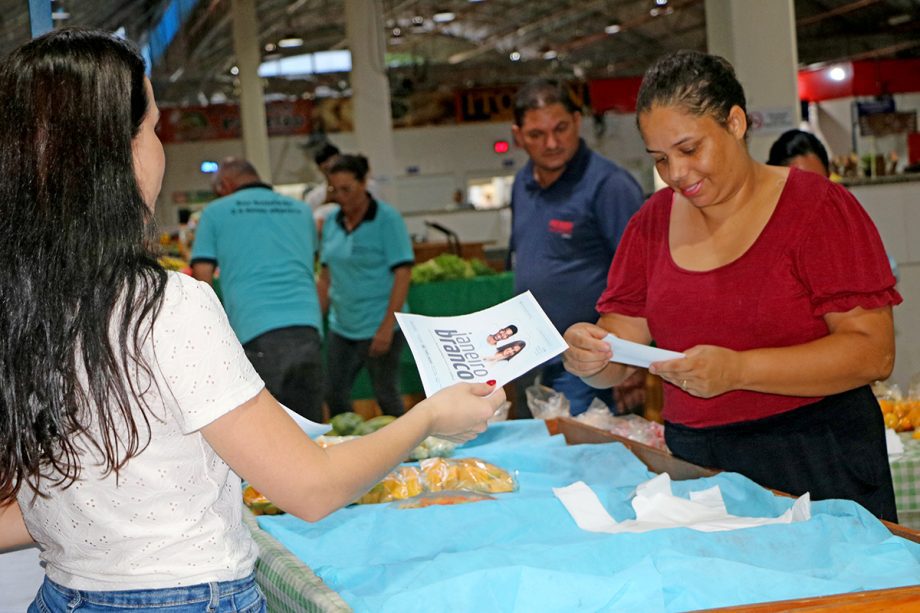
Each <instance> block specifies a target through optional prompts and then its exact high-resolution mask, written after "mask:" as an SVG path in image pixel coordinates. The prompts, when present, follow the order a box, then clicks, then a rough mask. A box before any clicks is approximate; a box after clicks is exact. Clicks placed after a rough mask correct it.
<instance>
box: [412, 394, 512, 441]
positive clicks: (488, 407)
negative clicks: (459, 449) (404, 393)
mask: <svg viewBox="0 0 920 613" xmlns="http://www.w3.org/2000/svg"><path fill="white" fill-rule="evenodd" d="M493 390H494V392H495V393H492V392H493ZM489 394H491V395H489ZM504 401H505V390H504V389H501V388H499V389H497V390H496V389H495V386H493V385H488V384H485V383H455V384H454V385H451V386H450V387H445V388H444V389H442V390H440V391H439V392H438V393H436V394H435V395H433V396H432V397H431V398H428V399H427V400H424V401H422V405H423V406H424V407H425V410H426V411H427V412H428V415H429V418H430V420H431V421H430V424H431V426H430V432H431V435H432V436H437V437H439V438H443V439H447V440H449V441H451V442H454V443H465V442H466V441H470V440H472V439H474V438H476V436H477V435H479V434H481V433H482V432H485V429H486V427H487V426H488V421H489V418H491V417H492V415H493V414H494V413H495V410H496V409H498V407H499V405H500V404H501V403H503V402H504ZM413 410H415V409H413Z"/></svg>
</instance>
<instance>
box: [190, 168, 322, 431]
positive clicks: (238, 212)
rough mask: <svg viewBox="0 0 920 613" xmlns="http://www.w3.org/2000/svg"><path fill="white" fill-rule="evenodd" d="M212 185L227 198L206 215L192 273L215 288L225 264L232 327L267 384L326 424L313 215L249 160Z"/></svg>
mask: <svg viewBox="0 0 920 613" xmlns="http://www.w3.org/2000/svg"><path fill="white" fill-rule="evenodd" d="M213 186H214V191H215V193H217V195H218V196H220V198H218V199H217V200H215V201H214V202H212V203H211V204H209V205H208V206H207V207H206V208H205V210H204V211H203V212H202V214H201V219H200V221H199V223H198V231H197V233H196V236H195V243H194V244H193V246H192V276H194V277H195V278H196V279H198V280H199V281H206V282H208V283H212V282H213V279H214V272H215V269H216V267H218V266H219V267H220V289H221V295H222V297H223V304H224V308H225V309H226V311H227V316H228V317H229V318H230V325H232V326H233V329H234V331H235V332H236V335H237V338H239V340H240V342H241V343H243V348H244V349H245V350H246V356H247V357H248V358H249V361H250V362H251V363H252V365H253V366H254V367H255V369H256V372H258V373H259V376H260V377H262V380H263V381H265V386H266V387H267V388H268V390H269V391H270V392H271V393H272V394H273V395H274V396H275V398H277V399H278V400H279V401H280V402H281V403H282V404H284V405H285V406H287V407H289V408H290V409H291V410H293V411H295V412H296V413H299V414H300V415H302V416H303V417H306V418H307V419H312V420H313V421H322V420H323V386H324V383H325V377H324V375H323V353H322V339H321V337H320V330H321V329H322V316H321V315H320V309H319V298H318V297H317V294H316V283H315V281H314V277H313V262H314V260H315V258H316V230H315V228H314V227H313V215H312V214H311V212H310V209H309V208H308V207H307V206H306V205H305V204H304V203H302V202H300V201H298V200H295V199H293V198H288V197H287V196H283V195H281V194H278V193H276V192H275V191H273V190H272V188H271V186H270V185H267V184H265V183H263V182H262V180H261V179H260V178H259V174H258V172H257V171H256V169H255V168H254V167H253V166H252V164H250V163H249V162H247V161H246V160H240V159H236V158H227V159H225V160H223V161H222V162H221V163H220V166H219V168H218V170H217V173H216V174H215V175H214V179H213Z"/></svg>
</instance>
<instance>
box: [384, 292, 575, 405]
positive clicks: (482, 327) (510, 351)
mask: <svg viewBox="0 0 920 613" xmlns="http://www.w3.org/2000/svg"><path fill="white" fill-rule="evenodd" d="M396 320H397V321H398V322H399V327H400V328H401V329H402V331H403V334H404V335H405V336H406V341H407V342H408V343H409V348H410V349H411V350H412V356H413V357H414V358H415V363H416V365H417V366H418V372H419V375H420V376H421V379H422V386H423V387H424V388H425V394H426V395H428V396H431V395H432V394H434V393H435V392H437V391H438V390H440V389H441V388H444V387H447V386H449V385H453V384H454V383H460V382H465V383H484V382H486V381H492V380H494V381H495V385H496V387H500V386H502V385H504V384H506V383H508V382H510V381H513V380H514V379H516V378H517V377H519V376H521V375H523V374H524V373H526V372H527V371H529V370H531V369H532V368H535V367H537V366H539V365H540V364H542V363H543V362H545V361H547V360H549V359H550V358H553V357H555V356H557V355H559V354H560V353H562V352H563V351H565V350H566V348H567V347H568V345H566V343H565V341H564V340H562V336H561V335H560V334H559V332H557V331H556V328H555V327H554V326H553V324H552V323H551V322H550V320H549V318H548V317H547V316H546V313H544V312H543V309H541V308H540V305H539V304H537V301H536V299H535V298H534V297H533V295H532V294H531V293H530V292H524V293H523V294H520V295H518V296H515V297H514V298H512V299H510V300H506V301H505V302H502V303H501V304H497V305H495V306H493V307H489V308H488V309H484V310H482V311H477V312H475V313H470V314H468V315H457V316H453V317H426V316H424V315H414V314H411V313H396Z"/></svg>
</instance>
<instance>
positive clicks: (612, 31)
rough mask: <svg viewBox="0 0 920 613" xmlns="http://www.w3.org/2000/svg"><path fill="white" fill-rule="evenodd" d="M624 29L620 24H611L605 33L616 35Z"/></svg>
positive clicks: (605, 29)
mask: <svg viewBox="0 0 920 613" xmlns="http://www.w3.org/2000/svg"><path fill="white" fill-rule="evenodd" d="M622 29H623V26H621V25H620V24H618V23H611V24H610V25H609V26H607V27H606V28H604V32H606V33H607V34H616V33H617V32H619V31H620V30H622Z"/></svg>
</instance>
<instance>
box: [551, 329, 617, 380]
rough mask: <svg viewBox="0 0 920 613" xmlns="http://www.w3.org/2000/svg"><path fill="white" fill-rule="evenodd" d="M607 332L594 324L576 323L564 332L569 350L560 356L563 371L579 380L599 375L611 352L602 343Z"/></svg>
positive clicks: (608, 360)
mask: <svg viewBox="0 0 920 613" xmlns="http://www.w3.org/2000/svg"><path fill="white" fill-rule="evenodd" d="M607 334H608V332H607V330H605V329H604V328H601V327H600V326H597V325H595V324H589V323H584V322H582V323H577V324H574V325H572V326H571V327H569V329H568V330H566V331H565V334H564V335H563V338H564V339H565V342H566V343H567V344H568V345H569V348H568V349H566V350H565V353H563V354H562V363H563V365H564V366H565V369H566V370H567V371H569V372H570V373H572V374H573V375H576V376H578V377H581V378H588V377H592V376H594V375H597V374H599V373H600V372H601V371H602V370H604V369H605V368H606V367H607V365H608V364H609V363H610V358H612V357H613V352H612V351H611V350H610V346H609V345H608V344H607V342H606V341H604V337H605V336H607Z"/></svg>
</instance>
